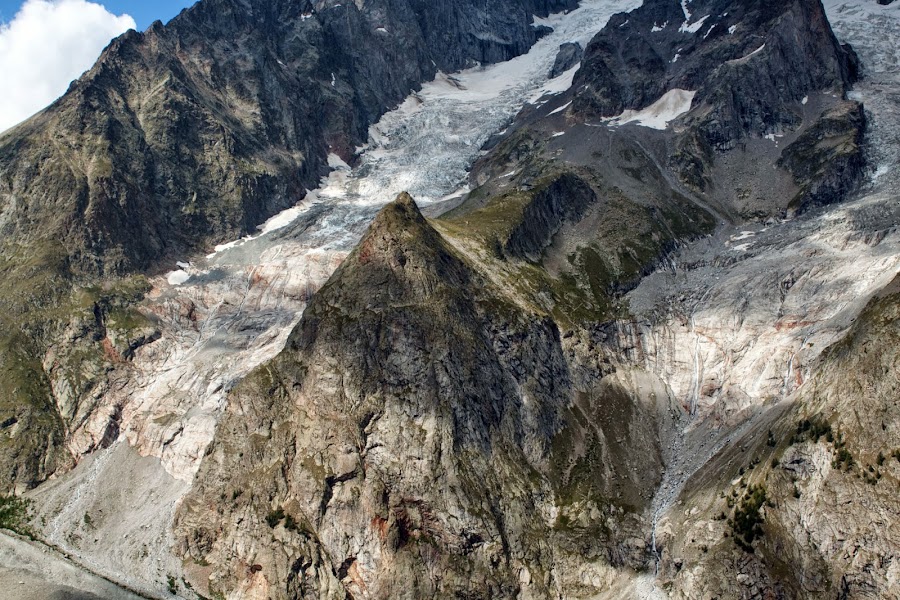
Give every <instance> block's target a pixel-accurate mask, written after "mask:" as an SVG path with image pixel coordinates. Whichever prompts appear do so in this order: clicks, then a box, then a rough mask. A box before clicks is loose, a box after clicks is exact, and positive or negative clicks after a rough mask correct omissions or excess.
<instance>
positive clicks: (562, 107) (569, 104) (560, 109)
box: [548, 102, 572, 116]
mask: <svg viewBox="0 0 900 600" xmlns="http://www.w3.org/2000/svg"><path fill="white" fill-rule="evenodd" d="M570 106H572V103H571V102H567V103H566V104H563V105H562V106H560V107H559V108H557V109H556V110H554V111H553V112H551V113H548V116H549V115H555V114H559V113H561V112H562V111H564V110H566V109H567V108H569V107H570Z"/></svg>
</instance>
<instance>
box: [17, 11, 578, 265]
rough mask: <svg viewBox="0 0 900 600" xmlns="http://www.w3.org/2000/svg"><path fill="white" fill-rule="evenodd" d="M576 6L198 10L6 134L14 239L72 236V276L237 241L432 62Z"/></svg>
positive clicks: (450, 66) (466, 59)
mask: <svg viewBox="0 0 900 600" xmlns="http://www.w3.org/2000/svg"><path fill="white" fill-rule="evenodd" d="M572 7H574V2H571V1H570V0H561V1H546V0H540V1H532V0H527V1H521V2H520V1H512V0H509V1H506V2H500V3H492V4H491V7H490V8H489V9H488V8H486V7H485V6H483V5H481V4H480V3H478V2H471V1H468V0H458V1H454V2H445V3H441V4H440V5H434V4H432V3H427V2H406V1H404V2H401V3H385V2H366V3H352V2H348V3H340V2H332V1H328V2H318V3H315V4H314V3H312V2H309V1H308V0H305V1H302V2H287V1H283V2H242V1H238V0H207V1H205V2H202V3H200V4H198V5H197V6H196V7H194V8H192V9H190V10H188V11H186V12H184V13H183V14H182V15H180V16H179V17H177V18H176V19H174V20H173V21H172V23H171V24H169V25H168V26H165V27H164V26H162V25H161V24H159V23H156V24H154V25H153V26H152V27H151V28H150V29H149V30H148V31H147V32H146V33H144V34H138V33H135V32H130V33H127V34H125V35H123V36H122V37H121V38H119V39H117V40H115V41H114V42H113V43H112V44H111V45H110V46H109V48H107V49H106V51H105V52H104V53H103V56H102V57H101V58H100V60H99V61H98V63H97V64H96V65H95V66H94V68H92V69H91V70H90V71H89V72H88V73H86V74H85V75H84V76H83V77H82V78H81V79H79V80H78V81H76V82H75V83H74V84H73V85H72V88H71V89H70V90H69V92H68V93H67V94H66V95H65V96H64V97H63V98H62V99H61V100H59V101H58V102H56V103H55V104H54V105H53V106H51V107H50V108H49V109H47V110H45V111H44V112H42V113H41V114H39V115H38V116H36V117H34V118H33V119H31V120H30V121H28V122H26V123H24V124H22V125H20V126H19V127H17V128H14V129H13V130H11V131H9V132H7V133H6V134H4V136H3V139H2V142H0V173H2V180H3V182H4V188H3V189H2V190H0V198H2V207H3V219H2V223H3V232H4V237H5V238H7V239H8V238H12V239H13V240H16V242H17V243H26V242H30V243H37V241H39V240H43V239H55V238H60V237H61V238H62V239H61V241H63V242H64V243H65V246H66V247H67V248H71V249H72V250H70V251H68V253H67V255H66V257H65V258H66V261H67V266H68V268H69V269H70V270H71V271H72V272H74V273H75V274H89V275H95V274H101V275H102V274H109V273H121V272H123V271H130V270H134V269H146V268H148V267H151V266H154V265H155V264H157V261H159V260H160V259H161V258H164V257H168V258H172V257H178V258H180V257H181V256H180V255H181V254H182V253H186V252H189V251H191V250H194V249H198V248H199V249H201V250H203V249H205V248H206V247H208V246H207V245H208V244H209V242H211V241H221V240H224V239H234V238H237V237H240V235H242V234H244V233H247V232H250V231H253V229H254V227H255V226H256V225H257V224H259V223H261V222H262V221H264V220H265V218H267V217H268V216H270V215H272V214H274V213H275V212H277V211H278V210H281V209H284V208H287V207H289V206H291V205H293V204H294V203H295V202H296V201H297V200H299V199H300V198H302V195H303V190H304V188H312V187H315V185H316V184H317V182H318V180H319V178H320V177H321V176H322V175H323V174H324V173H326V172H327V170H326V167H327V165H326V162H327V161H326V157H327V155H328V154H329V152H334V153H336V154H339V155H342V156H343V157H344V158H345V159H348V160H349V159H350V158H351V157H352V154H353V152H352V149H353V148H354V147H356V146H358V145H360V144H362V143H364V142H365V141H366V137H367V130H368V127H369V125H371V124H372V123H373V122H374V121H375V120H376V119H377V118H378V117H379V116H380V115H381V114H383V113H384V112H385V111H386V110H387V109H388V108H390V107H392V106H395V105H396V104H397V103H398V102H400V101H401V100H402V99H403V98H405V97H406V96H407V95H408V93H409V92H410V90H412V89H415V88H416V87H417V86H418V85H419V84H420V83H421V82H423V81H425V80H428V79H430V78H431V77H433V76H434V74H435V72H436V70H437V69H441V70H444V71H448V72H449V71H453V70H457V69H460V68H462V67H464V66H468V65H470V64H475V63H478V62H493V61H498V60H506V59H509V58H511V57H513V56H516V55H517V54H521V53H522V52H524V51H525V50H527V49H528V48H529V47H530V46H531V44H532V43H533V42H534V41H535V39H536V38H537V37H538V35H539V34H540V30H539V29H536V28H533V27H532V26H531V25H530V23H529V21H530V16H529V15H531V14H534V13H538V14H544V15H546V14H547V11H548V10H558V9H561V8H572ZM54 140H55V141H54ZM136 157H137V158H136ZM35 223H39V224H40V225H41V230H40V231H34V224H35ZM7 243H9V242H7Z"/></svg>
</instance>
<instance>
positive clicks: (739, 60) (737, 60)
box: [726, 44, 766, 65]
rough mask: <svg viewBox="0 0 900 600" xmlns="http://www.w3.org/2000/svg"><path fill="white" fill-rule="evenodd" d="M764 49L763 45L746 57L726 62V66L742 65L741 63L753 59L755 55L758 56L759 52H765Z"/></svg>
mask: <svg viewBox="0 0 900 600" xmlns="http://www.w3.org/2000/svg"><path fill="white" fill-rule="evenodd" d="M765 48H766V45H765V44H763V45H762V46H760V47H759V48H757V49H756V50H754V51H753V52H751V53H750V54H748V55H747V56H743V57H741V58H735V59H734V60H729V61H726V64H729V65H739V64H743V63H745V62H747V61H748V60H750V59H751V58H753V57H754V56H756V55H757V54H759V53H760V52H762V51H763V50H765Z"/></svg>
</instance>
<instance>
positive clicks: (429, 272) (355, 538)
mask: <svg viewBox="0 0 900 600" xmlns="http://www.w3.org/2000/svg"><path fill="white" fill-rule="evenodd" d="M508 302H509V300H508V299H506V298H505V296H504V295H503V294H502V292H500V291H499V290H497V289H493V288H492V286H491V285H490V283H489V282H487V281H486V280H484V279H482V277H481V276H480V275H479V274H478V273H477V272H476V271H474V270H473V269H472V268H471V267H470V266H468V265H467V264H466V262H465V260H464V259H462V258H461V257H460V256H459V255H458V254H457V251H456V250H454V249H453V248H452V247H451V246H450V245H448V244H447V242H446V241H444V240H443V239H442V237H441V236H440V235H439V234H438V233H437V232H436V231H435V230H434V229H433V228H432V227H431V226H430V225H429V224H428V223H427V222H426V221H425V220H424V219H423V218H422V216H421V214H420V213H419V211H418V209H417V208H416V206H415V204H414V202H413V201H412V199H411V198H409V196H405V195H404V196H401V197H400V198H398V200H397V201H396V202H394V203H393V204H391V205H389V206H388V207H386V208H385V209H384V210H383V211H382V212H381V214H380V215H379V216H378V217H377V218H376V220H375V222H374V223H373V224H372V226H371V228H370V230H369V232H368V233H367V234H366V236H365V237H364V238H363V240H362V242H361V243H360V244H359V246H358V247H357V249H356V250H355V251H354V252H353V254H352V255H351V256H350V257H349V258H348V259H347V261H346V262H345V263H344V264H343V265H342V266H341V267H340V268H339V269H338V271H337V272H336V273H335V275H334V277H333V278H332V280H331V281H330V282H329V283H328V284H327V285H326V286H325V287H324V288H323V289H322V290H321V291H320V293H319V294H317V295H316V297H315V298H314V299H313V301H312V303H311V304H310V306H309V308H308V309H307V310H306V312H305V314H304V317H303V320H302V321H301V323H300V325H299V326H298V327H297V329H296V330H295V332H294V334H293V335H292V337H291V339H290V341H289V342H288V345H287V347H286V348H285V350H284V352H283V353H282V354H281V355H280V356H279V357H278V358H277V359H275V360H274V361H273V362H272V363H271V364H269V365H267V366H265V367H263V368H260V369H259V370H258V371H257V372H255V373H254V374H252V375H251V376H250V377H248V378H247V379H246V380H245V381H244V382H243V383H242V384H241V385H240V386H239V388H237V389H236V390H235V391H234V392H233V393H232V395H231V397H230V399H229V404H228V408H227V410H226V414H225V416H224V418H223V420H222V422H221V424H220V426H219V433H218V434H217V438H216V441H215V442H214V444H213V446H212V447H211V448H210V450H209V453H208V456H207V459H206V460H205V461H204V463H203V466H202V468H201V472H200V474H199V475H198V479H197V482H196V484H195V487H194V489H193V490H192V492H191V493H190V494H189V496H188V498H187V499H186V501H185V503H184V505H183V507H182V510H181V512H180V515H179V518H178V531H179V532H180V534H181V537H182V539H183V542H182V544H183V546H182V549H183V552H184V557H185V558H186V559H188V560H191V561H193V564H195V565H197V566H196V567H194V568H193V569H189V570H188V572H191V571H192V570H193V572H194V573H196V574H198V575H202V576H208V577H207V578H204V577H202V576H201V577H197V579H196V580H194V581H192V584H193V585H194V586H195V587H197V586H201V587H197V589H200V590H203V589H204V588H205V587H206V586H209V587H208V589H209V591H210V593H215V592H217V591H218V592H225V593H226V594H227V593H233V592H235V591H240V592H241V593H242V594H243V595H244V596H245V597H257V596H259V595H263V594H268V596H269V597H274V598H310V599H312V598H330V597H340V598H343V597H345V595H346V594H348V593H349V594H350V595H351V596H353V597H358V598H389V597H390V598H423V597H440V598H444V597H446V598H451V597H459V595H460V594H469V595H475V596H478V597H484V596H487V595H492V596H498V597H502V598H514V597H521V596H520V595H524V597H534V598H542V597H548V596H551V595H556V594H559V593H563V594H566V595H568V594H570V593H571V594H576V595H578V596H579V597H580V596H581V594H582V593H583V592H582V591H580V590H584V591H588V590H590V589H594V588H596V587H597V585H599V584H595V585H587V586H585V585H584V584H583V583H582V584H579V585H575V583H574V582H573V581H572V579H571V578H572V577H573V576H574V572H571V573H563V572H559V571H558V570H557V568H555V567H554V566H553V565H554V564H571V565H582V566H581V567H580V568H587V569H589V570H591V569H600V570H601V572H602V570H603V569H604V568H607V565H609V564H619V565H622V566H629V565H630V566H635V567H636V566H638V565H640V563H641V562H642V558H641V556H642V555H643V553H644V547H643V542H642V541H639V540H632V539H630V538H631V537H632V535H633V532H634V531H635V527H636V526H638V524H639V519H637V518H636V515H635V514H634V512H633V511H635V510H639V507H640V506H641V505H643V504H644V503H645V502H646V498H647V496H646V490H647V489H648V487H649V486H652V485H653V482H654V481H658V478H659V473H660V470H661V468H662V450H661V447H660V441H659V440H660V439H661V437H660V436H661V435H662V434H664V433H665V432H670V431H671V428H672V420H673V409H672V407H671V406H669V405H668V401H669V399H668V396H666V395H665V394H664V393H663V394H662V396H661V397H658V398H656V399H655V400H651V399H650V396H648V397H645V398H637V397H633V396H631V395H630V393H629V392H628V391H626V388H625V387H623V384H622V383H621V382H620V381H619V379H617V377H616V376H611V377H609V378H603V374H602V373H597V372H596V371H594V372H593V373H591V374H590V375H587V374H586V372H585V370H584V369H583V368H580V367H578V366H577V365H576V364H575V363H571V361H570V359H567V357H566V352H565V351H564V346H565V345H564V344H563V343H562V341H561V339H560V334H559V331H558V330H557V328H556V326H555V324H554V323H553V322H552V321H550V320H548V319H546V318H541V317H539V316H538V315H533V314H528V313H523V312H520V311H519V310H517V309H515V308H514V306H513V305H510V304H509V303H508ZM589 372H590V371H587V373H589ZM601 406H603V407H604V408H603V409H600V408H599V407H601ZM598 410H600V411H601V412H600V413H597V412H595V411H598ZM582 411H587V412H582ZM604 414H605V416H604ZM613 415H616V416H615V418H613ZM626 465H628V466H627V467H626ZM632 471H636V472H637V473H640V475H639V476H636V475H634V474H633V473H632ZM613 472H619V473H621V474H622V476H620V477H609V476H608V475H610V474H612V473H613ZM222 499H224V500H222ZM605 499H613V500H612V501H611V502H610V501H607V500H605ZM213 506H216V507H218V508H216V509H213V510H211V507H213ZM235 550H236V551H237V556H234V555H232V554H231V553H232V552H235ZM226 556H231V558H229V559H228V560H225V557H226ZM203 564H212V565H214V568H213V570H212V574H211V575H209V573H208V571H204V569H202V568H201V567H200V565H203ZM254 564H259V565H260V567H259V568H258V569H257V568H256V567H253V566H252V565H254Z"/></svg>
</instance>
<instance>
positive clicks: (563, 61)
mask: <svg viewBox="0 0 900 600" xmlns="http://www.w3.org/2000/svg"><path fill="white" fill-rule="evenodd" d="M583 56H584V48H582V47H581V44H579V43H578V42H568V43H565V44H562V45H561V46H560V47H559V54H557V55H556V61H555V62H554V63H553V67H552V68H551V69H550V79H555V78H557V77H559V76H560V75H562V74H563V73H565V72H566V71H568V70H569V69H571V68H572V67H574V66H575V65H577V64H578V63H580V62H581V58H582V57H583Z"/></svg>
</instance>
